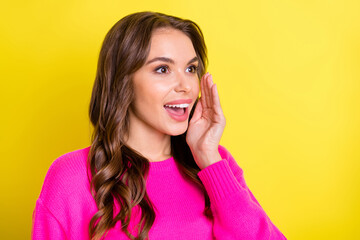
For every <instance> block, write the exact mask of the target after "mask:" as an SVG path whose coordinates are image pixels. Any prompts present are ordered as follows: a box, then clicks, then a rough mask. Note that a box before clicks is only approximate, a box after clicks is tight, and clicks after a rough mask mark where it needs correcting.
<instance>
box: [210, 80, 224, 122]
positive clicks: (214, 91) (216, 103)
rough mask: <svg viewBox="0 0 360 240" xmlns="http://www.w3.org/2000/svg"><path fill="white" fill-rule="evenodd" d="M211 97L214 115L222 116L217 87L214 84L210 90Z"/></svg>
mask: <svg viewBox="0 0 360 240" xmlns="http://www.w3.org/2000/svg"><path fill="white" fill-rule="evenodd" d="M211 90H212V95H213V102H214V111H215V113H216V114H219V115H223V110H222V108H221V104H220V97H219V93H218V90H217V85H216V84H214V86H213V87H212V88H211Z"/></svg>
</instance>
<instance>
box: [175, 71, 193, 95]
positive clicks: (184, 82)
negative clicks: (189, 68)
mask: <svg viewBox="0 0 360 240" xmlns="http://www.w3.org/2000/svg"><path fill="white" fill-rule="evenodd" d="M192 81H194V80H193V79H191V77H189V76H186V74H185V73H178V74H177V76H176V82H177V84H176V87H175V91H176V92H189V91H190V90H191V88H192V85H191V82H192Z"/></svg>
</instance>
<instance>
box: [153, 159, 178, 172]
mask: <svg viewBox="0 0 360 240" xmlns="http://www.w3.org/2000/svg"><path fill="white" fill-rule="evenodd" d="M175 169H177V165H176V161H175V159H174V157H171V158H168V159H165V160H163V161H159V162H150V171H151V172H159V171H169V170H175Z"/></svg>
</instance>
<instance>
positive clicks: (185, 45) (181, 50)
mask: <svg viewBox="0 0 360 240" xmlns="http://www.w3.org/2000/svg"><path fill="white" fill-rule="evenodd" d="M195 56H196V52H195V49H194V46H193V44H192V42H191V39H190V38H189V37H188V36H187V35H186V34H185V33H183V32H181V31H180V30H177V29H173V28H159V29H156V30H154V31H153V33H152V35H151V43H150V52H149V56H148V58H149V59H150V58H153V57H169V58H172V59H175V60H176V59H179V60H180V59H183V58H185V59H183V60H184V61H189V60H190V59H192V58H193V57H195Z"/></svg>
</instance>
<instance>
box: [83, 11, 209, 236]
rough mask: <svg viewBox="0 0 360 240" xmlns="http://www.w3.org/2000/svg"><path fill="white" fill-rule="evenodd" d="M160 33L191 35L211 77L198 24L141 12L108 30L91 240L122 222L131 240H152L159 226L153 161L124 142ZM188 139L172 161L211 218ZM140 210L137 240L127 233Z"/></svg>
mask: <svg viewBox="0 0 360 240" xmlns="http://www.w3.org/2000/svg"><path fill="white" fill-rule="evenodd" d="M158 28H173V29H177V30H180V31H181V32H183V33H184V34H186V35H187V36H188V37H189V38H190V39H191V41H192V44H193V46H194V49H195V52H196V55H197V57H198V59H199V67H198V72H197V75H198V77H199V79H200V77H201V76H202V75H203V74H204V73H205V71H206V66H207V50H206V45H205V42H204V37H203V34H202V31H201V30H200V28H199V27H198V25H197V24H196V23H194V22H193V21H190V20H185V19H181V18H178V17H174V16H169V15H165V14H162V13H156V12H139V13H134V14H130V15H128V16H126V17H124V18H122V19H121V20H119V21H118V22H117V23H116V24H115V25H114V26H113V27H112V28H111V29H110V30H109V32H108V33H107V35H106V36H105V39H104V41H103V44H102V48H101V50H100V54H99V61H98V66H97V73H96V78H95V83H94V86H93V90H92V96H91V101H90V107H89V115H90V120H91V123H92V124H93V126H94V132H93V135H92V139H91V141H92V143H91V148H90V152H89V159H88V164H87V166H88V168H89V170H90V171H89V174H91V176H89V181H90V186H91V193H92V195H93V197H94V199H95V202H96V205H97V208H98V211H97V212H96V213H95V214H94V216H93V217H92V219H91V221H90V224H89V235H90V237H91V239H92V240H97V239H100V238H101V237H102V236H103V235H104V234H106V233H107V231H108V230H109V229H111V228H113V227H114V226H115V224H116V223H117V222H118V221H120V222H121V230H122V231H123V232H124V233H125V234H126V235H127V236H128V237H129V238H130V239H135V240H138V239H139V240H140V239H141V240H143V239H148V233H149V230H150V228H151V226H152V225H153V223H154V221H155V216H156V215H155V211H154V208H156V207H155V206H153V204H152V202H151V200H150V199H149V197H148V195H147V192H146V178H147V176H148V171H149V165H150V164H149V160H148V159H146V158H145V157H144V156H142V155H141V153H139V152H137V151H135V150H134V149H132V148H130V147H129V146H127V145H126V144H125V141H124V140H125V139H126V136H128V129H129V112H128V109H129V106H130V104H131V103H132V101H133V100H134V90H133V84H132V74H133V73H134V72H136V71H137V70H138V69H139V68H140V67H142V66H143V64H144V63H145V61H146V59H147V57H148V54H149V51H150V41H151V36H152V32H153V31H154V30H155V29H158ZM197 101H198V100H197ZM197 101H196V103H197ZM195 106H196V104H195V105H194V107H193V109H192V111H191V113H190V117H189V120H190V119H191V117H192V115H193V111H194V109H195ZM186 133H187V131H186V132H185V133H183V134H181V135H178V136H171V155H172V156H173V157H174V160H175V161H176V162H177V163H178V166H179V168H180V170H181V172H182V173H183V175H184V177H187V178H189V179H190V180H191V181H193V182H194V184H197V185H199V186H200V187H201V189H202V190H203V192H204V197H205V206H204V214H205V215H206V216H207V217H209V218H212V214H211V210H210V200H209V196H208V195H207V193H206V191H205V188H204V186H203V184H202V182H201V181H200V179H199V177H198V176H197V173H198V172H199V171H200V169H199V167H198V166H197V164H196V163H195V161H194V158H193V156H192V154H191V151H190V148H189V146H188V145H187V143H186ZM115 202H117V203H118V204H119V206H120V211H119V212H118V213H116V212H114V210H115V208H114V207H115ZM136 205H139V207H140V208H141V220H140V223H139V225H140V226H139V229H138V236H137V237H135V236H133V235H132V234H130V232H129V231H128V225H129V222H130V218H131V210H132V208H133V207H134V206H136Z"/></svg>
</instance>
